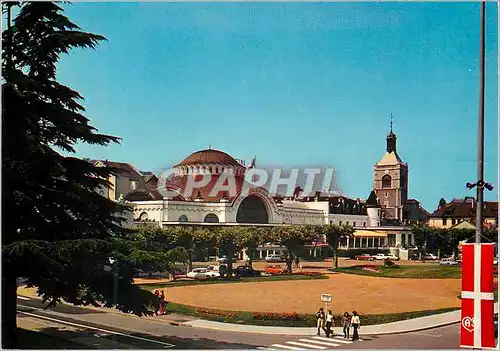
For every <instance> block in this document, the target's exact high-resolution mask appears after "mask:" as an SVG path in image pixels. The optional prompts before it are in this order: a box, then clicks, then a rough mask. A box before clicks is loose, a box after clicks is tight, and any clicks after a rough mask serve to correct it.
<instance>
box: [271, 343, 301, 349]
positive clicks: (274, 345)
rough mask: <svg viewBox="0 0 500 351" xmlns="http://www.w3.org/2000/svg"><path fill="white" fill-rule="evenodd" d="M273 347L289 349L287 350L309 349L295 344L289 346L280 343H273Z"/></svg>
mask: <svg viewBox="0 0 500 351" xmlns="http://www.w3.org/2000/svg"><path fill="white" fill-rule="evenodd" d="M271 347H279V348H281V349H287V350H307V349H301V348H300V347H293V346H287V345H280V344H273V345H271Z"/></svg>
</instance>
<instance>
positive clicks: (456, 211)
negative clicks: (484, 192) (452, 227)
mask: <svg viewBox="0 0 500 351" xmlns="http://www.w3.org/2000/svg"><path fill="white" fill-rule="evenodd" d="M471 199H472V200H474V199H473V198H466V199H454V200H452V201H451V202H449V203H447V204H446V205H445V206H443V207H441V208H438V209H437V210H436V211H434V213H432V214H431V215H430V217H453V218H475V217H476V210H477V209H476V201H471ZM483 217H494V218H497V217H498V202H492V201H485V202H483Z"/></svg>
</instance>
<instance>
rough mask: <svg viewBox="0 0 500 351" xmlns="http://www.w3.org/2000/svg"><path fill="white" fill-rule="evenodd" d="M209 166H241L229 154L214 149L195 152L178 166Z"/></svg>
mask: <svg viewBox="0 0 500 351" xmlns="http://www.w3.org/2000/svg"><path fill="white" fill-rule="evenodd" d="M208 164H220V165H227V166H241V165H240V164H239V163H238V161H236V160H235V159H234V158H233V157H232V156H230V155H229V154H227V153H225V152H223V151H220V150H214V149H206V150H201V151H197V152H193V153H192V154H191V155H189V156H188V157H186V158H185V159H184V160H183V161H182V162H181V163H179V164H177V165H176V166H175V167H177V166H187V165H208Z"/></svg>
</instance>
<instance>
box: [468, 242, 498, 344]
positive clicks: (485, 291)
mask: <svg viewBox="0 0 500 351" xmlns="http://www.w3.org/2000/svg"><path fill="white" fill-rule="evenodd" d="M494 250H495V244H463V245H462V315H461V322H462V323H461V326H460V346H461V347H468V348H475V349H485V348H488V349H489V348H491V349H495V330H494V329H495V327H494V303H495V301H494V294H493V289H494V284H493V257H494Z"/></svg>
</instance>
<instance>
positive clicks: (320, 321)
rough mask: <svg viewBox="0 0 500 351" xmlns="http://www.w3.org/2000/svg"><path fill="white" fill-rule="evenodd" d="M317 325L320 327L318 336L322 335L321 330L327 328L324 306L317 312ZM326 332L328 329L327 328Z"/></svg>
mask: <svg viewBox="0 0 500 351" xmlns="http://www.w3.org/2000/svg"><path fill="white" fill-rule="evenodd" d="M316 326H317V327H318V336H319V335H320V330H321V329H323V330H325V312H324V311H323V309H322V308H320V309H319V311H318V312H316ZM325 333H326V330H325Z"/></svg>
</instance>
